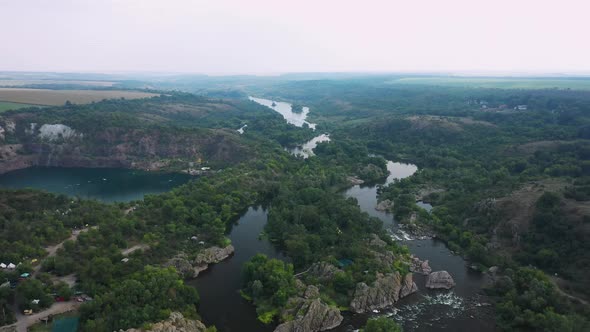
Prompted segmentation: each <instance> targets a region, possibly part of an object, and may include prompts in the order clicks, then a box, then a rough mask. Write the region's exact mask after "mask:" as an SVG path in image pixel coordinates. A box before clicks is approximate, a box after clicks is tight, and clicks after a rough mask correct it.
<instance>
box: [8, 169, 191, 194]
mask: <svg viewBox="0 0 590 332" xmlns="http://www.w3.org/2000/svg"><path fill="white" fill-rule="evenodd" d="M191 178H192V177H191V176H189V175H186V174H173V173H157V172H144V171H137V170H128V169H119V168H62V167H31V168H25V169H21V170H17V171H12V172H8V173H5V174H2V175H0V187H3V188H35V189H41V190H45V191H49V192H53V193H59V194H66V195H68V196H74V197H80V198H91V199H97V200H100V201H103V202H128V201H133V200H138V199H143V196H144V195H146V194H157V193H162V192H166V191H169V190H170V189H172V188H174V187H177V186H179V185H181V184H184V183H186V182H188V181H189V180H190V179H191Z"/></svg>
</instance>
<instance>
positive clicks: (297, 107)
mask: <svg viewBox="0 0 590 332" xmlns="http://www.w3.org/2000/svg"><path fill="white" fill-rule="evenodd" d="M291 112H293V113H297V114H299V113H303V106H302V105H299V104H293V105H291Z"/></svg>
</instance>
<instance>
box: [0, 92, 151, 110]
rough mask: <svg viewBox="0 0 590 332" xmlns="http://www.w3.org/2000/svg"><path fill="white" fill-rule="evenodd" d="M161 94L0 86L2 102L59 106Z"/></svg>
mask: <svg viewBox="0 0 590 332" xmlns="http://www.w3.org/2000/svg"><path fill="white" fill-rule="evenodd" d="M158 95H159V94H155V93H147V92H138V91H122V90H48V89H25V88H0V102H10V103H18V104H32V105H48V106H58V105H63V104H65V102H66V101H70V102H71V103H74V104H88V103H91V102H97V101H101V100H103V99H120V98H125V99H140V98H149V97H154V96H158Z"/></svg>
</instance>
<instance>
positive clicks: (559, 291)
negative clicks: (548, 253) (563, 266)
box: [551, 277, 590, 306]
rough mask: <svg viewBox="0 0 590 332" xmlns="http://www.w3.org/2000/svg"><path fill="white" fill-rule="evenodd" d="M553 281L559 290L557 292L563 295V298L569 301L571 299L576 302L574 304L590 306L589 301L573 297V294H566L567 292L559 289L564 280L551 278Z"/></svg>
mask: <svg viewBox="0 0 590 332" xmlns="http://www.w3.org/2000/svg"><path fill="white" fill-rule="evenodd" d="M551 281H552V282H553V284H554V285H555V289H556V290H557V292H558V293H559V294H561V295H563V296H565V297H567V298H568V299H570V300H572V301H574V302H580V303H582V304H583V305H586V306H587V305H589V304H590V303H588V301H586V300H584V299H581V298H579V297H577V296H574V295H571V294H569V293H566V292H565V291H564V290H563V289H561V288H560V287H559V284H560V283H561V282H563V280H562V279H560V278H558V277H551Z"/></svg>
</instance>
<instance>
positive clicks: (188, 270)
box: [165, 254, 201, 278]
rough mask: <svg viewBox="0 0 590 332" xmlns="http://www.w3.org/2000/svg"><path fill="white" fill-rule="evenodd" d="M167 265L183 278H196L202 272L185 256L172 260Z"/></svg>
mask: <svg viewBox="0 0 590 332" xmlns="http://www.w3.org/2000/svg"><path fill="white" fill-rule="evenodd" d="M165 265H166V266H172V267H174V268H175V269H176V271H177V272H178V273H179V274H180V275H181V276H182V277H183V278H195V277H197V276H198V275H199V272H201V271H199V270H197V269H196V268H195V267H194V266H193V265H192V264H191V262H190V261H189V260H188V258H187V257H186V255H184V254H181V255H178V256H176V257H174V258H172V259H170V260H169V261H168V262H166V264H165Z"/></svg>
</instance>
